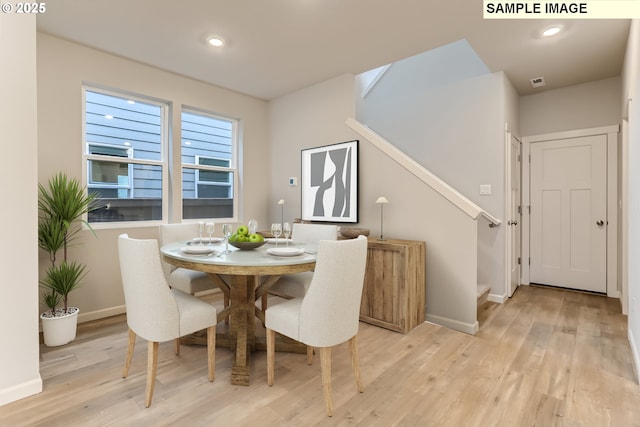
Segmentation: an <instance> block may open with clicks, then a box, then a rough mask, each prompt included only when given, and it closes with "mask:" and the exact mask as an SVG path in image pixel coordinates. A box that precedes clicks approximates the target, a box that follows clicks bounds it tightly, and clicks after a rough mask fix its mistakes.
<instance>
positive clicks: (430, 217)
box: [270, 75, 478, 332]
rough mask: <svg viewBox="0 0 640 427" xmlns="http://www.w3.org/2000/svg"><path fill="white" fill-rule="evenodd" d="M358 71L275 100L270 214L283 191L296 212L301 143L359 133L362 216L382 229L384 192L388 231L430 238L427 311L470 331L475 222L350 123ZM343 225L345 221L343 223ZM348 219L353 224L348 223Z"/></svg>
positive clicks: (396, 235)
mask: <svg viewBox="0 0 640 427" xmlns="http://www.w3.org/2000/svg"><path fill="white" fill-rule="evenodd" d="M354 90H355V78H354V77H353V76H350V75H345V76H341V77H338V78H335V79H332V80H329V81H327V82H324V83H321V84H318V85H315V86H312V87H309V88H306V89H303V90H300V91H298V92H296V93H294V94H291V95H289V96H286V97H282V98H280V99H277V100H275V101H272V102H271V104H270V113H271V114H270V115H271V140H272V143H271V144H272V149H273V151H272V161H273V165H274V167H273V171H272V190H271V193H272V194H273V195H274V197H273V199H274V200H273V203H272V205H273V206H272V208H271V212H272V215H271V216H272V218H274V219H279V216H280V212H279V210H278V208H277V206H275V202H276V201H277V200H278V199H279V198H285V199H286V200H287V201H288V202H289V201H291V205H293V206H296V210H295V215H294V213H293V211H292V210H291V209H290V212H291V213H285V216H286V218H287V219H289V218H292V217H294V216H299V211H298V210H297V209H299V208H298V207H299V206H300V189H299V187H298V188H293V189H292V188H290V187H288V184H287V182H286V178H287V177H289V176H293V175H298V176H299V168H300V150H301V149H302V148H307V147H315V146H321V145H327V144H332V143H337V142H342V141H347V140H352V139H359V140H360V145H359V165H360V166H359V192H360V195H359V224H358V226H360V227H365V228H369V229H370V230H371V235H373V236H376V235H379V234H380V207H379V205H376V204H375V200H376V199H377V198H378V196H382V195H384V196H386V197H387V198H388V199H389V202H390V203H389V204H388V205H386V206H385V208H384V209H385V210H384V219H385V223H384V234H385V236H386V237H388V238H398V239H410V240H423V241H425V242H426V244H427V259H426V261H427V268H426V269H427V283H426V291H427V292H426V294H427V301H426V307H427V316H428V318H429V320H431V321H434V322H437V323H440V324H443V325H446V326H449V327H452V328H455V329H458V330H463V331H465V332H473V331H474V328H475V327H476V326H477V325H476V270H477V256H476V245H477V236H478V232H477V224H478V223H477V222H476V221H474V220H472V219H471V218H469V217H468V216H467V215H466V214H465V213H463V212H462V211H461V210H459V209H458V208H456V207H454V206H453V205H452V204H451V203H449V202H448V201H446V200H445V199H444V198H443V197H442V196H440V195H439V194H437V193H436V192H435V191H434V190H432V189H431V188H430V187H428V186H427V185H426V184H424V183H422V182H421V181H419V180H418V179H416V178H415V177H414V176H413V175H412V174H410V173H409V172H407V171H406V170H405V169H404V168H403V167H402V166H400V165H399V164H397V163H396V162H395V161H393V160H391V159H390V158H388V157H387V156H386V155H384V154H383V153H382V152H381V151H380V150H378V149H377V148H375V147H374V146H373V145H371V144H370V143H369V142H368V141H366V140H365V139H363V138H362V137H359V136H358V135H357V134H355V133H354V132H353V131H352V130H351V129H350V128H348V127H347V126H346V125H345V120H346V119H347V117H353V114H354V102H355V98H354V95H353V94H354ZM343 225H344V224H343ZM344 226H353V224H347V225H344Z"/></svg>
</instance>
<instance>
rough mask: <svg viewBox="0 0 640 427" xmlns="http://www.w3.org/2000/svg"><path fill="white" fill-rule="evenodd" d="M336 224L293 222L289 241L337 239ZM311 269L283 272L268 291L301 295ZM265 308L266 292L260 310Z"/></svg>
mask: <svg viewBox="0 0 640 427" xmlns="http://www.w3.org/2000/svg"><path fill="white" fill-rule="evenodd" d="M337 238H338V226H337V225H329V224H303V223H297V222H296V223H294V224H293V228H292V230H291V241H292V242H293V243H313V244H316V245H317V244H318V242H320V240H337ZM312 277H313V271H305V272H302V273H294V274H284V275H282V276H281V277H280V278H279V279H278V281H277V282H276V283H274V284H273V286H271V288H270V289H269V293H271V294H272V295H277V296H280V297H284V298H299V297H303V296H304V294H305V292H306V291H307V289H308V288H309V284H310V283H311V278H312ZM266 309H267V294H266V293H265V294H264V295H263V296H262V310H266Z"/></svg>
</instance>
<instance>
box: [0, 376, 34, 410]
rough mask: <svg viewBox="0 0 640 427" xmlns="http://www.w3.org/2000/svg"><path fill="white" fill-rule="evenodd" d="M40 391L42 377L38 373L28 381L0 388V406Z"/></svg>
mask: <svg viewBox="0 0 640 427" xmlns="http://www.w3.org/2000/svg"><path fill="white" fill-rule="evenodd" d="M41 392H42V378H41V377H40V375H38V377H37V378H34V379H32V380H29V381H25V382H23V383H20V384H16V385H14V386H11V387H8V388H5V389H3V390H0V406H2V405H6V404H7V403H11V402H15V401H16V400H20V399H24V398H25V397H29V396H32V395H34V394H38V393H41Z"/></svg>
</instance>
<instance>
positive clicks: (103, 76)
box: [31, 33, 271, 321]
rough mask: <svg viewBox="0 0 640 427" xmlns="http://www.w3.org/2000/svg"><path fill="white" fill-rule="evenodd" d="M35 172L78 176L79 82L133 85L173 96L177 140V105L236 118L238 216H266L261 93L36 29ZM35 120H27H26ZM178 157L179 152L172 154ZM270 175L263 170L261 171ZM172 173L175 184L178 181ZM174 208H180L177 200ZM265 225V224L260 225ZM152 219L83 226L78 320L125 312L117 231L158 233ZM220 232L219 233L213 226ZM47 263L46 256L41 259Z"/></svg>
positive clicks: (262, 219) (77, 251)
mask: <svg viewBox="0 0 640 427" xmlns="http://www.w3.org/2000/svg"><path fill="white" fill-rule="evenodd" d="M37 53H38V56H37V60H38V75H37V78H38V121H37V124H38V132H39V136H40V141H39V147H38V160H39V166H38V177H39V180H40V182H46V181H47V180H48V179H49V177H50V176H51V175H53V174H54V173H56V172H58V171H66V172H67V173H68V174H69V175H70V176H73V177H77V178H81V173H82V140H83V135H82V92H81V87H82V84H83V82H90V83H93V84H97V85H100V86H105V87H110V88H115V89H119V90H124V91H130V92H133V93H136V94H141V95H146V96H151V97H155V98H158V99H162V100H165V101H168V102H170V103H171V108H172V110H173V113H174V122H173V131H172V132H173V133H172V138H173V141H174V144H176V145H178V146H179V145H180V143H179V138H180V123H179V117H180V109H181V105H186V106H189V107H195V108H199V109H203V110H206V111H212V112H215V113H219V114H222V115H226V116H229V117H234V118H239V119H240V125H241V129H242V137H243V141H244V146H243V147H241V150H242V153H241V158H242V162H243V169H244V179H243V181H242V182H241V186H242V189H243V191H244V196H245V197H244V198H243V199H242V200H240V204H241V208H242V209H241V218H240V221H245V222H246V221H247V220H248V219H249V218H256V219H257V220H258V221H259V223H260V224H261V226H263V227H264V226H265V225H266V222H267V211H268V208H269V204H270V199H269V191H270V183H269V179H268V177H269V174H270V168H271V164H270V162H269V161H268V159H269V157H270V149H269V144H268V117H267V105H266V103H265V102H264V101H261V100H257V99H255V98H251V97H248V96H245V95H240V94H238V93H235V92H231V91H229V90H225V89H221V88H217V87H215V86H212V85H208V84H204V83H202V82H198V81H196V80H192V79H188V78H185V77H182V76H179V75H176V74H173V73H169V72H166V71H162V70H159V69H156V68H153V67H149V66H146V65H143V64H140V63H137V62H133V61H130V60H126V59H123V58H120V57H117V56H113V55H109V54H107V53H104V52H101V51H98V50H95V49H91V48H88V47H85V46H82V45H79V44H75V43H71V42H68V41H64V40H62V39H58V38H55V37H53V36H50V35H47V34H41V33H39V34H38V38H37ZM34 123H36V121H35V120H33V121H32V123H31V125H32V126H33V124H34ZM173 159H174V161H175V162H176V163H179V157H178V153H174V157H173ZM265 177H267V178H265ZM179 180H180V176H179V174H175V176H174V180H173V183H172V184H173V186H174V188H179V186H180V182H179ZM172 214H173V215H174V218H175V217H178V216H179V215H180V210H179V209H178V206H174V208H173V210H172ZM265 228H266V227H265ZM157 229H158V228H157V226H147V227H136V228H129V229H124V230H123V229H98V230H96V234H97V238H94V237H93V236H92V235H91V234H90V233H89V232H88V231H86V232H84V233H85V235H84V236H83V242H84V243H83V245H82V246H81V247H78V248H74V249H73V250H72V252H71V257H72V258H73V259H78V260H79V261H81V262H84V263H86V264H87V266H88V269H89V273H88V276H87V278H86V280H85V284H84V285H83V286H82V287H81V288H80V289H78V290H77V291H74V292H73V293H72V294H71V295H70V303H71V304H74V305H78V306H79V307H80V310H81V312H80V313H81V314H80V321H86V320H90V319H93V318H100V317H104V316H108V315H112V314H115V313H118V312H122V310H123V308H124V307H123V304H124V297H123V294H122V285H121V281H120V269H119V265H118V261H117V244H116V240H117V239H116V238H117V236H118V234H120V233H122V232H128V233H129V234H130V235H132V236H135V237H140V238H157ZM217 233H220V228H219V227H218V230H217ZM41 263H42V265H43V266H44V265H46V260H45V259H42V260H41Z"/></svg>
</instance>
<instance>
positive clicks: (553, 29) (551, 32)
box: [542, 26, 561, 37]
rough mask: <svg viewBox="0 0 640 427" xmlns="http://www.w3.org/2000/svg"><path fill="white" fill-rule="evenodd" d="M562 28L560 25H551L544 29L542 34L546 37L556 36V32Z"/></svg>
mask: <svg viewBox="0 0 640 427" xmlns="http://www.w3.org/2000/svg"><path fill="white" fill-rule="evenodd" d="M560 30H561V28H560V27H557V26H556V27H549V28H547V29H546V30H544V31H543V32H542V35H543V36H545V37H551V36H555V35H556V34H558V33H559V32H560Z"/></svg>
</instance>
